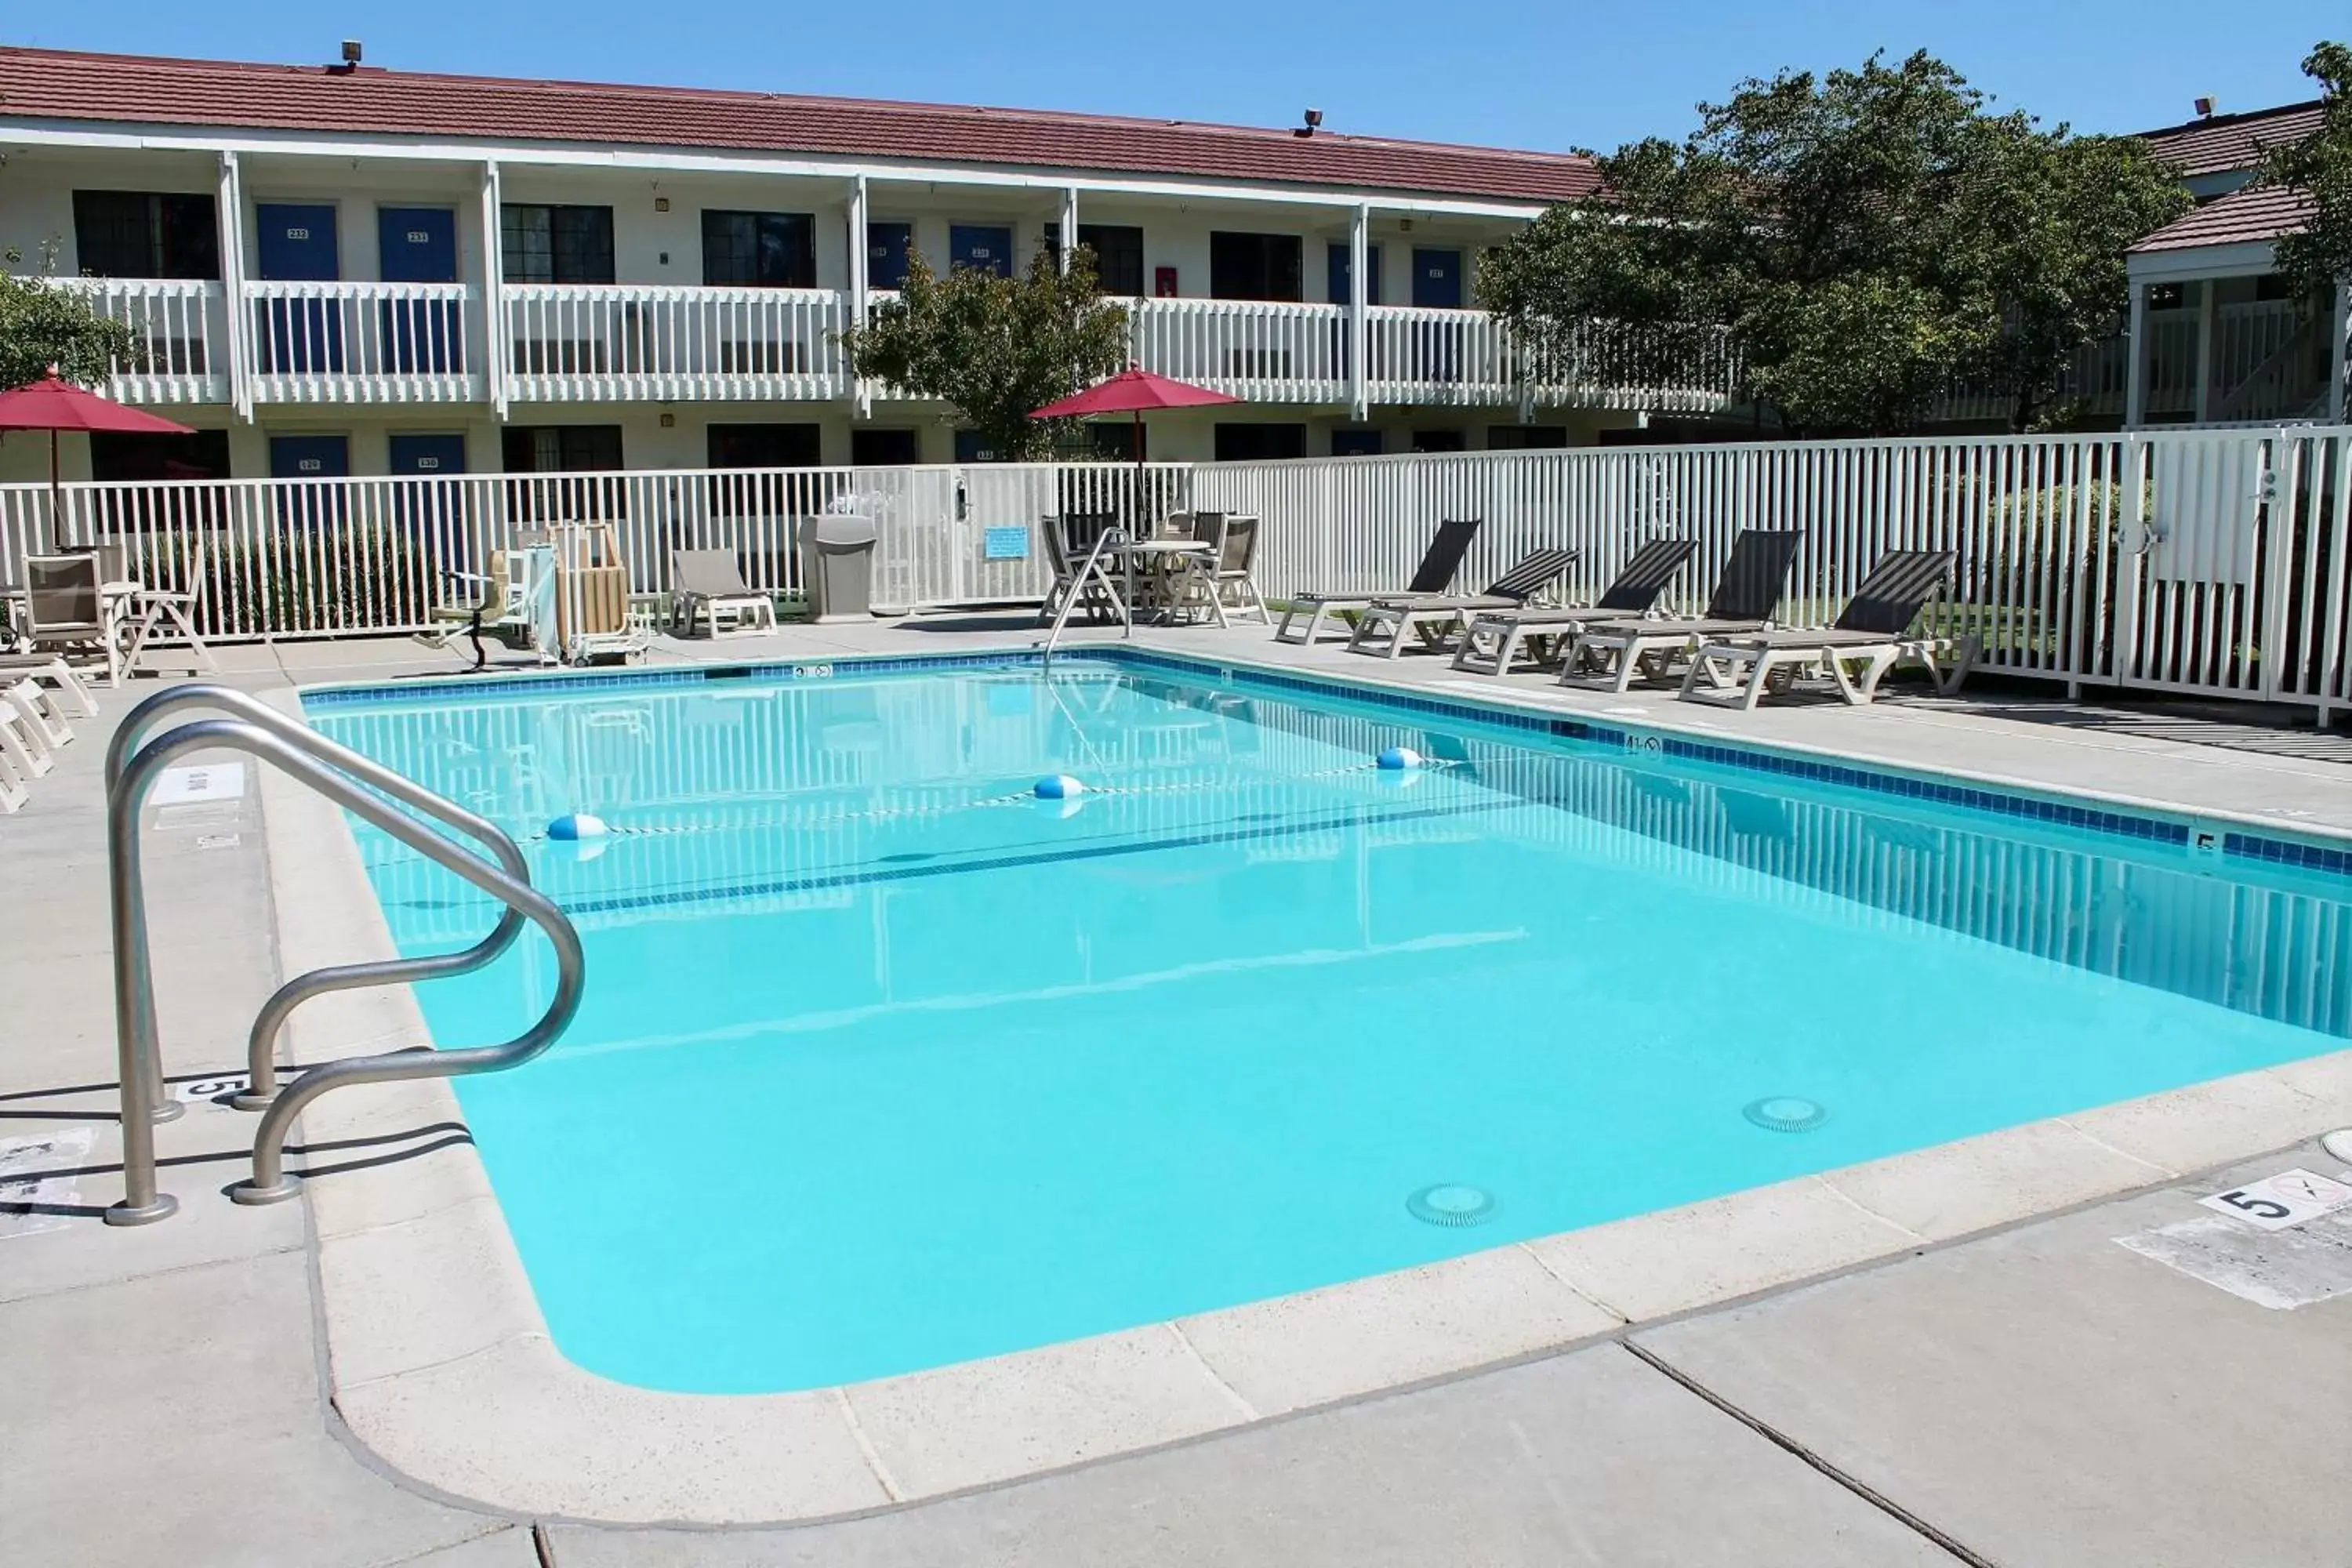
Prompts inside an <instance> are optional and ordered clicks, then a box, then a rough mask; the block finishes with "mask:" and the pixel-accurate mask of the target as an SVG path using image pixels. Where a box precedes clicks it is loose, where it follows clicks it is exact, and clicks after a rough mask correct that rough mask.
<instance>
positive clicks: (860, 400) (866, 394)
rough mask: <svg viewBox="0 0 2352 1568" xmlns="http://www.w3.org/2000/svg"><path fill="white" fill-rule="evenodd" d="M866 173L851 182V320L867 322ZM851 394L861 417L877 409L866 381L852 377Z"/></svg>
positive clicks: (870, 254)
mask: <svg viewBox="0 0 2352 1568" xmlns="http://www.w3.org/2000/svg"><path fill="white" fill-rule="evenodd" d="M873 258H874V240H873V237H872V236H870V235H869V234H867V233H866V176H865V175H863V174H859V175H857V176H856V177H855V178H853V179H852V180H851V181H850V182H849V324H850V325H851V326H853V327H863V326H865V325H866V296H867V295H869V294H871V293H872V292H873V291H874V287H873ZM850 396H851V399H852V401H853V403H854V405H855V407H856V415H857V417H858V418H860V419H863V418H865V417H866V416H867V415H869V414H871V413H873V412H874V394H873V392H872V390H871V389H870V388H868V387H867V386H866V383H865V382H864V381H862V380H859V379H858V378H856V377H855V376H852V377H851V378H850Z"/></svg>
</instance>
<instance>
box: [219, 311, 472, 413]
mask: <svg viewBox="0 0 2352 1568" xmlns="http://www.w3.org/2000/svg"><path fill="white" fill-rule="evenodd" d="M476 293H477V291H476V290H475V289H474V288H473V287H472V285H470V284H466V283H339V282H263V283H248V284H247V285H246V300H247V318H246V320H247V328H246V333H247V338H246V341H247V342H248V343H249V344H250V345H251V350H250V352H251V354H252V363H253V396H254V398H255V400H256V401H257V402H262V403H473V402H478V401H479V400H480V399H481V396H482V386H483V381H482V375H481V367H482V363H483V358H484V356H483V353H482V345H481V343H480V341H479V339H478V336H476V335H475V330H474V323H475V322H476V321H478V311H477V310H475V309H474V303H475V299H476Z"/></svg>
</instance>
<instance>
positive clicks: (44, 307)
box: [0, 247, 134, 387]
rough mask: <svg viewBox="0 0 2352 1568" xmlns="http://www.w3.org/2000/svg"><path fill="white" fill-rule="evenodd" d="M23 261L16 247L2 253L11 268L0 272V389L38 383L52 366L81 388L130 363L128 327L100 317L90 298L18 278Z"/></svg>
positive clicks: (44, 281) (50, 258) (51, 257)
mask: <svg viewBox="0 0 2352 1568" xmlns="http://www.w3.org/2000/svg"><path fill="white" fill-rule="evenodd" d="M44 259H45V260H47V261H53V260H54V259H55V258H54V253H51V254H50V255H49V256H47V257H45V258H44ZM0 260H5V262H6V264H7V268H8V270H6V271H5V272H0V387H9V386H22V385H24V384H26V382H29V381H38V380H39V379H40V378H41V377H42V376H43V375H44V374H47V371H48V368H49V366H51V365H56V366H57V367H58V374H59V375H61V376H63V377H64V378H65V379H66V380H68V381H70V382H72V383H74V384H76V385H78V386H96V385H98V384H100V383H101V382H103V381H104V380H105V379H106V377H107V374H108V373H109V372H110V371H111V370H112V369H113V367H114V366H115V365H117V364H124V365H128V364H130V363H131V356H132V352H133V348H134V344H133V342H132V339H131V329H130V328H129V327H126V326H124V325H123V324H122V323H121V322H120V321H112V320H110V319H109V318H107V317H104V316H101V315H100V314H99V313H98V312H97V311H96V310H92V309H91V308H90V302H89V297H88V296H86V295H83V294H79V293H77V292H75V291H74V290H72V289H60V288H58V286H57V285H56V284H55V283H53V282H51V281H50V280H49V279H47V278H45V277H43V278H28V277H25V276H22V275H20V274H18V273H17V272H16V268H17V267H18V266H19V265H20V264H21V263H22V262H23V261H24V253H23V252H22V251H20V250H17V249H16V248H15V247H10V248H9V249H8V250H6V251H5V253H0Z"/></svg>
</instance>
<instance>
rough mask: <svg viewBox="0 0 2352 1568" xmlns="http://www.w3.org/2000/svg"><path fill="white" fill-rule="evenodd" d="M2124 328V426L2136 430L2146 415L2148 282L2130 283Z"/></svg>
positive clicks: (2135, 280)
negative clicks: (2128, 310)
mask: <svg viewBox="0 0 2352 1568" xmlns="http://www.w3.org/2000/svg"><path fill="white" fill-rule="evenodd" d="M2126 322H2127V325H2126V327H2125V329H2124V344H2125V350H2124V428H2125V429H2126V430H2137V429H2138V428H2139V427H2140V425H2141V422H2142V421H2143V420H2144V419H2146V417H2147V284H2145V283H2142V282H2140V281H2139V280H2138V279H2133V280H2132V285H2131V310H2130V313H2129V315H2128V316H2127V317H2126Z"/></svg>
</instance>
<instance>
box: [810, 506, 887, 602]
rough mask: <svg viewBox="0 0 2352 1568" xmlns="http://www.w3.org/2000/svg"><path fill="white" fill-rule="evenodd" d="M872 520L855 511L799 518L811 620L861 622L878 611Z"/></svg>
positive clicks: (874, 531) (874, 532)
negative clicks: (876, 605)
mask: <svg viewBox="0 0 2352 1568" xmlns="http://www.w3.org/2000/svg"><path fill="white" fill-rule="evenodd" d="M875 534H876V530H875V527H874V520H873V519H872V518H870V517H860V516H858V515H857V514H856V513H855V512H828V513H826V514H824V515H823V516H820V517H804V518H803V519H801V582H802V584H803V585H804V586H805V587H806V589H807V591H808V605H809V615H810V616H811V617H812V618H813V619H814V620H816V621H817V622H819V623H820V624H822V623H824V622H827V621H862V620H865V619H866V617H867V616H869V615H870V614H871V613H872V612H873V608H874V540H875Z"/></svg>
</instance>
